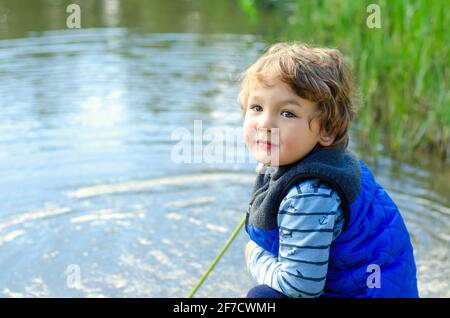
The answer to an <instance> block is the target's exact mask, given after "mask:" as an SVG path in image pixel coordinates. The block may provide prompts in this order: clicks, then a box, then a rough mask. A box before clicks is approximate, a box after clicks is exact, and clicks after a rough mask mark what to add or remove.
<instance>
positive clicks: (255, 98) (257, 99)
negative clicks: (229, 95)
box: [249, 95, 303, 107]
mask: <svg viewBox="0 0 450 318" xmlns="http://www.w3.org/2000/svg"><path fill="white" fill-rule="evenodd" d="M249 100H250V101H253V102H259V101H260V100H261V99H260V98H259V96H258V95H254V96H252V97H251V98H249ZM286 104H294V105H297V106H300V107H303V105H302V104H300V103H299V102H298V101H297V100H295V99H292V98H288V99H284V100H282V101H279V102H278V105H286Z"/></svg>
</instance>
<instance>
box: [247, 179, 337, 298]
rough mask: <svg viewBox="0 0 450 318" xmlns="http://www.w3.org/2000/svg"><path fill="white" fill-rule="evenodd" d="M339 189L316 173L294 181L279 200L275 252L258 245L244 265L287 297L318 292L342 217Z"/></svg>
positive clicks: (319, 292) (261, 280)
mask: <svg viewBox="0 0 450 318" xmlns="http://www.w3.org/2000/svg"><path fill="white" fill-rule="evenodd" d="M340 203H341V200H340V198H339V195H338V194H337V193H336V192H335V191H334V190H333V189H332V188H330V187H329V186H328V185H326V184H325V183H322V182H321V181H320V180H319V179H311V180H306V181H302V182H301V183H299V184H298V185H296V186H294V187H293V188H292V189H290V191H289V192H288V194H287V195H286V197H285V198H284V199H283V201H282V202H281V204H280V208H279V211H278V227H279V234H280V236H279V240H280V247H279V253H278V256H275V255H273V254H272V253H270V252H268V251H266V250H264V249H262V248H261V247H259V246H257V247H255V248H253V249H252V250H251V252H250V254H249V257H248V260H247V262H248V263H247V269H248V271H249V273H250V274H251V275H252V276H253V277H254V278H255V279H256V281H257V282H258V283H259V284H266V285H268V286H270V287H272V288H274V289H276V290H278V291H280V292H281V293H283V294H285V295H287V296H289V297H318V296H320V295H321V294H322V292H323V289H324V286H325V280H326V275H327V270H328V258H329V251H330V245H331V243H332V241H333V240H334V239H335V238H336V237H337V236H338V235H339V234H340V232H341V230H342V226H343V223H344V217H343V212H342V208H341V207H340Z"/></svg>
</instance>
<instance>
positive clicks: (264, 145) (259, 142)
mask: <svg viewBox="0 0 450 318" xmlns="http://www.w3.org/2000/svg"><path fill="white" fill-rule="evenodd" d="M256 144H257V145H258V146H259V147H262V148H267V149H270V148H272V147H274V146H275V145H274V144H272V143H271V142H270V141H267V140H262V139H258V140H257V141H256Z"/></svg>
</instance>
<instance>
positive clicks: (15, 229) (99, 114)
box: [0, 1, 450, 297]
mask: <svg viewBox="0 0 450 318" xmlns="http://www.w3.org/2000/svg"><path fill="white" fill-rule="evenodd" d="M166 2H167V1H166ZM3 3H4V1H2V2H0V5H2V4H3ZM103 3H109V5H113V4H114V1H112V2H111V1H105V2H103ZM116 3H117V1H116ZM118 3H119V4H120V3H121V2H118ZM129 3H131V4H130V6H132V5H133V4H136V2H135V1H130V2H129ZM170 3H173V2H170ZM180 3H185V4H184V5H186V6H187V5H188V4H186V3H189V2H187V1H186V2H180ZM199 3H201V5H203V6H206V2H202V1H200V2H199ZM8 5H10V2H8ZM179 5H181V4H179ZM170 6H174V5H173V4H171V5H169V4H167V7H164V8H165V9H166V10H168V11H170V10H172V9H171V7H170ZM192 6H193V4H192V3H191V7H190V8H191V9H190V10H187V11H186V12H200V13H198V15H199V16H200V18H197V19H198V20H199V21H200V22H201V23H200V22H199V23H198V24H197V27H198V28H201V25H203V24H206V23H207V21H208V20H207V19H206V18H204V15H205V13H204V11H202V10H206V9H201V8H194V9H193V8H192ZM113 8H114V7H113ZM127 8H128V9H129V7H127ZM111 10H112V9H111ZM112 12H114V11H112ZM117 12H119V13H117V15H118V16H117V15H116V18H117V19H118V21H122V20H123V19H124V16H122V14H123V12H122V11H120V10H119V11H117ZM170 12H171V11H170ZM106 16H109V17H110V19H112V20H110V21H109V22H108V23H110V24H109V25H110V26H112V27H114V26H116V23H118V22H117V21H116V22H114V21H115V20H113V18H114V16H115V15H114V14H111V15H110V14H108V15H106ZM155 16H156V15H155ZM155 19H156V18H155ZM186 19H194V20H195V19H196V18H195V14H191V15H190V18H186ZM0 20H1V19H0ZM166 20H167V19H161V18H159V21H166ZM174 20H175V21H178V22H174V23H175V24H178V23H180V24H182V22H180V21H183V19H174ZM127 21H128V23H130V24H132V19H130V20H127ZM189 21H191V20H189ZM148 23H149V22H148ZM164 23H166V25H165V26H166V27H167V28H168V26H167V21H166V22H161V24H162V25H163V24H164ZM222 23H223V24H224V25H227V27H229V28H230V29H229V30H230V33H228V34H204V33H193V32H185V33H179V32H180V31H181V30H179V28H180V27H179V26H178V29H177V27H176V26H172V27H173V29H172V30H170V31H171V33H155V32H150V31H151V30H148V29H151V28H150V27H149V26H148V25H146V27H147V30H146V29H145V28H143V29H132V28H123V27H116V28H102V29H90V28H86V29H84V28H83V29H80V30H51V31H44V32H34V33H31V34H28V35H26V36H25V34H22V33H23V30H22V29H21V27H19V26H17V27H15V28H13V30H10V31H9V33H8V34H7V35H6V36H4V39H3V40H1V41H0V82H1V85H0V97H1V99H0V268H1V269H2V271H1V274H0V295H1V296H13V297H15V296H63V297H66V296H68V297H70V296H93V297H102V296H107V297H123V296H125V297H132V296H136V297H180V296H185V295H186V294H187V293H188V292H189V290H190V289H191V288H192V286H193V285H194V284H195V283H196V281H197V280H198V279H199V277H200V276H201V275H202V273H203V272H204V271H205V270H206V268H207V267H208V265H209V264H210V262H211V261H212V259H213V258H214V257H215V255H216V253H217V252H218V251H219V250H220V248H221V247H222V245H223V244H224V242H225V241H226V239H227V237H228V235H229V234H230V232H231V231H232V230H233V228H234V227H235V226H236V224H237V223H238V222H239V220H240V219H241V217H242V214H243V213H244V212H245V208H246V206H247V203H248V199H249V195H250V191H251V186H252V181H253V177H254V175H253V171H254V170H253V169H254V167H253V165H252V164H190V165H189V164H184V165H182V164H174V163H173V162H172V161H171V150H172V147H173V145H174V141H173V140H171V134H172V132H173V130H174V129H176V128H178V127H185V128H187V129H188V130H192V129H193V121H194V120H202V121H203V128H204V129H207V128H208V127H238V126H240V125H241V121H242V115H241V113H240V110H239V107H238V105H237V103H236V95H237V92H238V81H237V79H238V74H239V72H240V71H242V70H243V69H244V68H245V66H247V65H248V64H249V63H250V62H251V61H253V60H254V59H255V57H256V56H258V55H259V54H260V52H261V49H262V48H264V46H265V43H264V42H263V41H262V40H261V39H260V38H259V37H258V36H253V35H246V34H238V33H241V32H239V30H238V29H239V27H240V25H239V24H238V25H236V26H234V29H233V28H232V26H230V24H232V23H233V21H227V22H226V23H225V22H224V21H223V22H222ZM185 24H186V23H185ZM188 24H189V23H188ZM189 25H191V26H192V24H189ZM127 26H130V25H127ZM131 26H132V25H131ZM165 26H164V25H163V26H160V28H161V29H163V31H168V30H167V29H165ZM216 27H217V25H216ZM60 28H63V26H60ZM224 28H225V29H226V27H224V26H221V30H223V29H224ZM247 28H248V32H251V30H250V29H251V27H250V26H247ZM36 30H40V28H38V27H37V28H36ZM183 31H185V30H183ZM212 31H214V27H213V28H212ZM241 31H242V30H241ZM244 31H245V28H244ZM212 33H213V32H212ZM233 33H234V34H233ZM353 133H354V134H357V130H356V131H354V132H353ZM352 149H354V150H355V151H356V152H357V153H358V154H360V155H361V156H362V157H363V158H364V160H366V161H367V162H368V164H369V166H370V167H372V168H373V170H374V172H375V174H376V176H377V179H378V181H379V182H380V183H381V184H382V185H383V186H385V187H386V188H387V189H388V190H389V192H390V194H391V195H392V197H393V198H394V200H395V201H396V202H397V203H398V205H399V206H400V209H401V211H402V213H403V216H404V218H405V220H406V223H407V225H408V227H409V229H410V231H411V235H412V239H413V244H414V247H415V253H416V257H417V263H418V271H419V283H420V286H419V287H420V291H421V295H422V296H447V297H448V296H450V294H449V288H448V275H449V274H450V271H449V270H448V254H449V253H448V242H449V241H450V237H449V236H450V235H449V233H450V231H449V229H450V202H449V198H448V191H449V185H448V177H449V176H448V174H449V172H448V168H447V170H445V169H441V168H440V169H435V168H434V169H433V168H419V167H417V166H412V165H408V164H400V165H398V164H397V163H395V162H394V161H393V160H391V159H390V158H389V157H388V156H387V155H386V156H381V157H378V158H372V157H371V156H370V155H369V154H367V153H366V152H365V150H364V147H362V146H361V145H358V144H354V145H352ZM245 241H246V235H244V233H240V235H239V236H238V238H237V240H236V241H235V242H234V243H233V245H232V247H231V249H230V250H229V251H228V252H227V254H225V256H224V258H223V259H222V261H221V262H220V263H219V264H218V266H217V268H216V269H215V270H214V272H213V273H212V274H211V276H210V277H209V278H208V280H207V282H206V283H205V284H204V286H203V287H202V288H201V289H200V290H199V292H198V296H212V297H222V296H232V297H236V296H243V295H244V294H245V292H246V290H247V289H248V288H249V287H251V286H252V284H253V282H252V280H251V279H250V278H249V276H248V274H247V273H246V271H245V266H244V262H243V257H242V248H243V246H244V244H245ZM70 265H76V266H78V268H79V269H80V278H81V283H80V285H78V286H76V287H74V288H71V287H73V286H71V285H70V284H68V274H67V269H68V267H70Z"/></svg>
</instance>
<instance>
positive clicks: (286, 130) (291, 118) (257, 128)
mask: <svg viewBox="0 0 450 318" xmlns="http://www.w3.org/2000/svg"><path fill="white" fill-rule="evenodd" d="M269 84H270V87H266V86H264V85H263V84H261V83H259V82H258V81H256V83H255V84H254V85H253V88H252V89H251V90H250V94H249V98H248V103H247V105H246V107H245V119H244V138H245V143H246V145H247V147H248V148H249V150H250V152H251V153H252V154H253V155H254V156H255V157H256V160H258V161H259V162H262V163H266V164H269V165H273V166H278V165H279V166H283V165H287V164H291V163H294V162H295V161H297V160H300V159H301V158H303V157H304V156H306V155H307V154H308V153H309V152H310V151H311V150H312V149H313V148H314V146H315V145H316V144H317V143H318V142H320V143H322V140H321V138H320V136H319V130H320V129H319V128H320V127H319V123H318V121H317V119H314V120H312V121H311V127H310V126H309V125H308V121H309V119H310V118H311V117H312V116H313V114H314V113H315V112H316V111H317V103H315V102H312V101H310V100H307V99H304V98H301V97H299V96H298V95H296V94H295V93H294V92H293V91H292V90H291V89H290V88H289V86H288V85H287V84H285V83H283V82H281V81H280V80H279V79H274V80H271V81H269Z"/></svg>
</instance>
